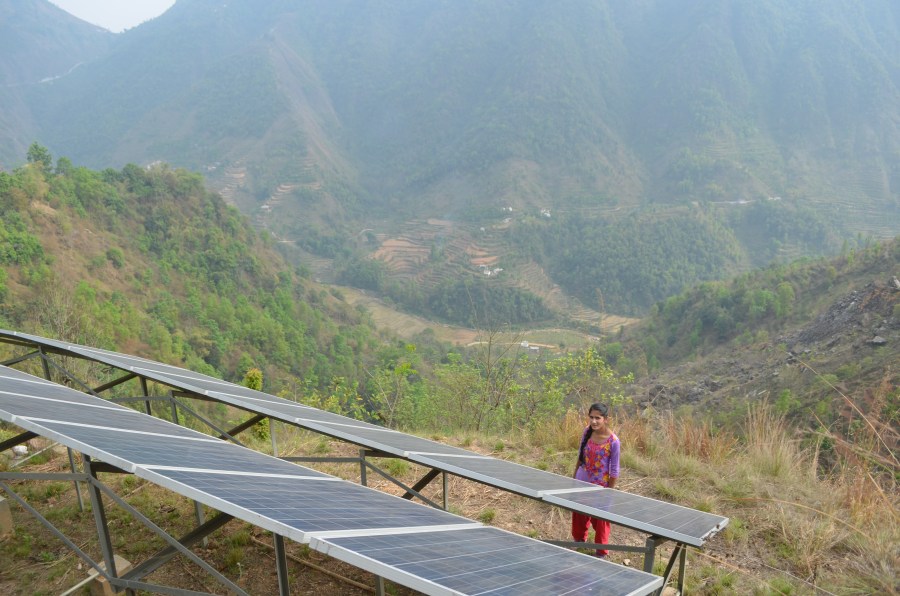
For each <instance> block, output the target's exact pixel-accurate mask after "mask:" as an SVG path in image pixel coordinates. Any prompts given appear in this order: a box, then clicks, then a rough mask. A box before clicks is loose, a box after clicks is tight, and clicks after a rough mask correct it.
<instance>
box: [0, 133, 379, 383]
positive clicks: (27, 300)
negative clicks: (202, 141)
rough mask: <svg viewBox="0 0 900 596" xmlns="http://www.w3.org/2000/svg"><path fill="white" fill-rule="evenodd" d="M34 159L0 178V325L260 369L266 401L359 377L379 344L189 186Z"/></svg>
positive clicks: (178, 174) (222, 367)
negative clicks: (287, 390)
mask: <svg viewBox="0 0 900 596" xmlns="http://www.w3.org/2000/svg"><path fill="white" fill-rule="evenodd" d="M45 151H46V150H44V149H42V148H40V147H39V146H36V147H34V148H33V153H34V154H35V155H36V156H37V155H38V154H40V155H43V156H44V157H46V156H45V155H44V152H45ZM44 157H41V158H40V159H38V158H37V157H35V159H34V160H33V162H32V163H30V164H28V165H26V166H23V167H21V168H19V169H17V170H15V171H14V172H12V173H5V172H0V237H2V244H0V246H2V249H0V260H2V262H3V264H4V266H5V268H4V270H3V278H2V279H0V281H2V282H3V283H2V284H0V298H3V305H2V306H3V310H2V316H3V319H4V325H5V326H7V327H15V328H18V329H28V330H31V331H34V332H37V333H41V334H45V335H48V336H51V337H56V338H60V339H68V340H72V341H76V342H79V343H86V344H90V345H96V346H99V347H106V348H114V347H116V346H121V345H124V344H126V343H128V342H130V341H132V340H133V339H134V338H140V342H141V343H142V344H143V345H145V346H146V347H147V351H146V353H147V355H148V356H150V357H153V358H156V359H159V360H163V361H170V362H173V361H174V362H182V363H184V364H186V365H187V366H188V367H190V368H194V369H196V370H198V371H202V372H205V373H210V374H213V375H216V376H224V377H227V378H233V379H240V378H241V377H242V376H243V375H244V373H245V372H246V371H247V370H248V369H249V368H251V366H256V367H259V368H265V369H267V370H268V375H267V376H268V380H269V382H270V383H271V385H270V387H269V389H270V390H274V391H278V390H279V389H280V387H281V385H282V384H283V383H285V382H286V381H287V380H288V379H289V378H290V377H300V378H303V379H304V380H305V383H306V386H305V391H306V392H308V393H309V392H313V391H319V390H324V389H326V388H327V387H329V386H330V384H331V383H332V379H333V378H336V377H343V378H349V379H358V378H361V376H362V374H363V366H364V364H363V363H364V361H365V359H364V357H363V355H364V354H365V353H366V352H367V351H369V350H371V348H372V346H374V345H376V344H377V340H376V339H375V337H374V334H373V330H372V329H371V327H370V326H369V324H368V323H367V322H366V320H365V319H364V318H362V317H361V315H360V313H358V312H357V311H355V310H353V309H351V308H349V307H348V306H347V305H345V304H342V303H340V302H339V301H337V300H335V299H333V298H332V297H331V296H329V295H328V294H327V293H326V292H324V291H323V290H321V289H318V288H316V287H315V286H313V285H312V284H311V283H309V282H308V281H306V280H304V279H303V278H302V277H301V276H300V275H298V274H297V273H295V272H292V271H291V269H290V268H289V267H288V266H287V265H286V264H285V263H284V261H283V259H282V258H281V257H280V256H278V255H277V254H276V253H275V252H273V251H272V250H271V248H270V246H269V241H268V240H267V238H265V237H263V236H259V235H258V234H257V233H255V232H254V231H253V229H252V228H251V227H250V226H249V225H248V224H247V223H246V221H245V220H243V219H242V218H241V216H240V215H239V214H238V213H237V212H236V211H235V210H233V209H231V208H228V207H227V206H226V205H225V204H224V203H223V202H222V200H221V199H220V198H219V197H217V196H215V195H213V194H211V193H209V192H208V191H206V190H205V189H204V188H203V180H202V179H201V178H200V177H199V176H197V175H195V174H190V173H188V172H185V171H183V170H171V169H169V168H168V167H165V166H160V167H154V168H151V169H143V168H139V167H137V166H134V165H129V166H126V167H125V168H123V169H122V170H121V171H115V170H105V171H103V172H95V171H91V170H88V169H86V168H81V167H73V166H72V164H71V163H70V162H69V161H68V160H66V159H60V160H59V163H58V165H57V168H56V169H55V170H49V169H46V159H44ZM60 235H64V237H65V240H63V241H62V242H63V245H62V246H60V245H59V243H60V240H61V238H62V236H60ZM48 243H50V244H52V245H53V246H54V247H57V248H55V249H54V254H53V255H52V256H51V255H50V254H47V252H46V250H45V249H44V246H46V245H47V244H48ZM13 284H14V285H15V287H16V291H15V292H12V291H10V289H9V288H10V287H11V286H12V285H13ZM35 305H36V306H37V308H34V306H35ZM298 397H302V394H301V395H299V396H298Z"/></svg>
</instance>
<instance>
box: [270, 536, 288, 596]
mask: <svg viewBox="0 0 900 596" xmlns="http://www.w3.org/2000/svg"><path fill="white" fill-rule="evenodd" d="M273 536H274V537H275V567H276V568H277V571H278V593H279V594H281V596H290V593H291V584H290V581H288V570H287V551H285V549H284V536H282V535H281V534H274V535H273Z"/></svg>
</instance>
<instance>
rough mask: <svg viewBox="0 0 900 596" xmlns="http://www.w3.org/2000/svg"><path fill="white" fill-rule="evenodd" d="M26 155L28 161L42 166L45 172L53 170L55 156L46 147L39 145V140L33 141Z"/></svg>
mask: <svg viewBox="0 0 900 596" xmlns="http://www.w3.org/2000/svg"><path fill="white" fill-rule="evenodd" d="M26 157H27V159H28V163H33V164H37V165H39V166H41V167H42V168H43V169H44V171H45V172H51V171H52V170H53V156H52V155H50V151H48V150H47V148H46V147H44V146H43V145H39V144H38V142H37V141H35V142H34V143H32V144H31V147H29V148H28V154H27V155H26Z"/></svg>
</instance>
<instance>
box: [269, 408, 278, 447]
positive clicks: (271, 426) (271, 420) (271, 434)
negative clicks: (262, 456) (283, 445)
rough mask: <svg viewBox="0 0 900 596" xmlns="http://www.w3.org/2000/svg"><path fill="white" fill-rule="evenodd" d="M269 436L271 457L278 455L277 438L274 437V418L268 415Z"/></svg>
mask: <svg viewBox="0 0 900 596" xmlns="http://www.w3.org/2000/svg"><path fill="white" fill-rule="evenodd" d="M269 438H271V439H272V457H278V440H277V439H276V438H275V419H274V418H272V417H271V416H270V417H269Z"/></svg>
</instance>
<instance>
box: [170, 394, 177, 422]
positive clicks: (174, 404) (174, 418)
mask: <svg viewBox="0 0 900 596" xmlns="http://www.w3.org/2000/svg"><path fill="white" fill-rule="evenodd" d="M169 400H171V401H170V402H169V403H170V404H171V406H172V424H178V402H177V401H175V396H174V395H172V392H171V391H169Z"/></svg>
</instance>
